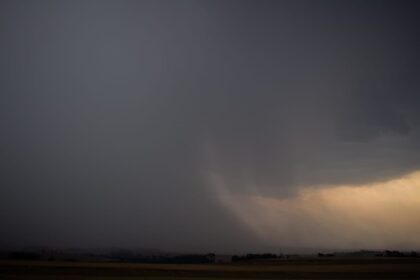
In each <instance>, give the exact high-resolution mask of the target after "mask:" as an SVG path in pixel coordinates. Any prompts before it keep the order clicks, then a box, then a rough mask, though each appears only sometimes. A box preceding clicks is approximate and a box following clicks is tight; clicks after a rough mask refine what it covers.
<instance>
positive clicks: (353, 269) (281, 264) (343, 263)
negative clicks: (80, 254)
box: [0, 258, 420, 280]
mask: <svg viewBox="0 0 420 280" xmlns="http://www.w3.org/2000/svg"><path fill="white" fill-rule="evenodd" d="M0 279H2V280H9V279H28V280H31V279H46V280H49V279H63V280H73V279H74V280H76V279H77V280H80V279H86V280H96V279H107V280H116V279H133V280H134V279H420V259H419V258H353V259H350V258H345V259H344V258H343V259H339V258H332V259H319V258H305V259H290V260H281V261H279V260H277V261H273V262H270V261H265V262H257V263H234V264H204V265H197V264H129V263H110V262H109V263H107V262H102V263H100V262H97V263H89V262H58V261H51V262H48V261H11V260H3V261H0Z"/></svg>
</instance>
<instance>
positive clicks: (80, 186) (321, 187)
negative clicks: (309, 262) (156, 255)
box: [0, 0, 420, 252]
mask: <svg viewBox="0 0 420 280" xmlns="http://www.w3.org/2000/svg"><path fill="white" fill-rule="evenodd" d="M419 13H420V5H419V4H418V2H417V1H356V0H355V1H328V0H324V1H316V0H315V1H309V0H308V1H299V0H298V1H257V0H255V1H234V0H233V1H222V0H219V1H218V0H215V1H204V0H197V1H193V0H191V1H187V0H179V1H170V0H168V1H159V0H156V1H155V0H153V1H152V0H150V1H124V0H123V1H116V0H115V1H106V0H104V1H93V0H92V1H91V0H88V1H82V0H76V1H60V0H57V1H45V0H40V1H5V0H0V222H1V224H0V247H7V248H8V247H23V246H34V245H37V246H50V247H83V248H86V247H89V248H92V247H121V248H157V249H161V250H168V251H180V252H181V251H182V252H213V251H215V252H247V251H251V250H265V249H267V248H285V247H289V248H290V247H296V248H303V247H304V248H332V249H335V248H338V249H363V248H366V249H370V248H373V249H386V248H393V249H419V248H420V226H419V225H418V224H419V221H420V173H419V172H420V109H419V108H420V84H419V83H420V79H419V75H420V68H419V67H420V57H419V48H420V46H419V45H420V44H419V43H420V40H419V31H418V26H420V19H419ZM309 233H311V234H309Z"/></svg>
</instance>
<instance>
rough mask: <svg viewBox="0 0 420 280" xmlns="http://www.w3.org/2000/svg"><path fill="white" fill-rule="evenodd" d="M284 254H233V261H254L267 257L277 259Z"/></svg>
mask: <svg viewBox="0 0 420 280" xmlns="http://www.w3.org/2000/svg"><path fill="white" fill-rule="evenodd" d="M282 257H283V255H282V254H280V255H276V254H272V253H264V254H246V255H243V256H236V255H235V256H233V257H232V261H234V262H236V261H252V260H267V259H277V258H282Z"/></svg>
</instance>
